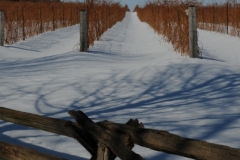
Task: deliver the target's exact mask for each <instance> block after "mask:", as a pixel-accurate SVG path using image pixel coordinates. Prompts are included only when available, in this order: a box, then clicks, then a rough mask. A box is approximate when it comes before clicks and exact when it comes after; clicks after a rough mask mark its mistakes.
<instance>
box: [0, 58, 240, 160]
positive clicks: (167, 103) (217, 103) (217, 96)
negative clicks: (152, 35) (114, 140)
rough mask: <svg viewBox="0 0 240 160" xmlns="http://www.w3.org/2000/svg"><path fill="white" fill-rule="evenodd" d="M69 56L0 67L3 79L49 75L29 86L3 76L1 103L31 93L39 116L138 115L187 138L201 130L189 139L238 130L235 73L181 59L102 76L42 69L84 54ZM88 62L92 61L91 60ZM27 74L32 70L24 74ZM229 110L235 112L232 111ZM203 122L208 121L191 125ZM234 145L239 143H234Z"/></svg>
mask: <svg viewBox="0 0 240 160" xmlns="http://www.w3.org/2000/svg"><path fill="white" fill-rule="evenodd" d="M102 54H105V53H102ZM71 56H73V57H72V58H66V57H68V56H67V55H62V56H56V57H55V56H53V57H50V58H47V59H45V58H43V59H38V60H32V61H29V63H30V65H29V63H28V64H25V63H23V62H22V63H21V62H19V64H17V65H18V67H13V66H11V65H8V66H4V69H8V72H1V73H0V75H1V77H4V78H5V77H8V76H9V75H11V76H16V78H19V79H23V78H25V76H26V75H27V76H28V78H33V77H37V78H40V77H42V76H44V75H46V76H49V77H50V78H48V79H47V80H45V81H43V82H38V83H34V82H31V81H29V83H30V84H21V83H18V82H17V81H10V82H8V81H7V80H6V81H3V80H4V78H3V79H1V80H0V84H1V85H2V86H3V85H4V86H5V87H7V88H8V91H9V93H0V99H1V100H0V104H1V103H5V102H6V100H8V101H16V102H18V99H21V98H22V97H25V96H27V95H32V96H34V97H35V98H34V102H32V104H33V107H34V109H35V111H36V113H37V114H40V115H44V116H49V117H57V118H62V119H67V120H69V119H71V118H70V116H69V115H67V111H68V110H72V109H74V110H82V111H84V112H85V113H86V114H87V115H88V116H90V117H91V118H93V119H94V120H96V121H98V120H104V119H107V120H115V121H116V120H118V121H119V122H126V121H127V120H128V119H129V118H139V119H140V120H141V118H142V119H144V121H145V122H143V123H144V124H145V125H146V126H147V127H154V128H157V129H167V130H168V131H171V132H173V133H179V134H180V135H181V136H185V137H189V136H192V135H190V134H189V133H190V132H193V130H203V131H201V134H196V135H195V136H192V137H191V138H196V139H200V140H209V139H214V137H216V136H217V135H218V134H221V133H222V132H224V131H226V130H227V131H231V130H237V131H238V132H239V131H240V126H237V125H236V123H237V122H238V121H239V120H240V117H239V116H238V115H239V114H240V110H236V107H235V106H239V103H240V102H239V100H238V97H240V74H239V73H236V72H233V71H231V70H228V69H226V70H225V71H224V70H217V71H216V74H215V75H211V73H212V72H209V73H208V71H209V70H212V68H211V66H209V67H206V66H203V65H200V64H189V65H187V66H186V65H185V64H180V63H179V64H174V65H168V66H167V69H161V68H158V67H148V66H145V67H140V68H135V69H129V71H126V70H124V69H119V68H115V69H114V67H113V68H112V69H108V72H107V73H105V72H99V73H101V74H105V75H96V74H95V73H91V74H90V73H87V74H86V73H85V72H84V69H79V74H81V73H82V74H83V75H82V76H80V77H78V75H74V74H72V76H74V77H73V78H71V79H70V78H69V79H66V80H64V79H63V80H62V79H61V78H59V75H57V74H56V75H54V74H52V73H51V71H54V70H55V68H54V69H50V67H46V65H49V64H51V63H54V61H55V60H57V59H58V58H59V62H61V63H62V65H63V66H64V65H66V66H67V65H69V64H70V63H69V62H73V65H72V67H75V65H76V64H75V62H77V61H80V62H81V58H82V57H84V56H82V55H81V56H79V55H75V54H74V55H71ZM86 56H87V57H88V56H89V55H86ZM85 58H86V57H85ZM88 58H89V57H88ZM89 61H92V60H91V59H89ZM80 62H79V63H80ZM109 64H110V63H109ZM0 67H2V66H0ZM45 67H46V68H45ZM70 67H71V66H70ZM78 67H79V66H78ZM62 68H64V67H62ZM49 69H50V71H49ZM0 71H1V68H0ZM19 71H24V72H19ZM36 71H41V73H39V72H36ZM30 72H31V74H28V73H30ZM10 73H11V74H10ZM65 76H66V77H67V76H69V75H65ZM98 76H99V77H98ZM62 77H64V76H62ZM202 77H204V78H202ZM80 78H81V79H80ZM31 85H32V86H31ZM57 96H63V97H61V98H63V100H61V98H59V99H58V100H57V101H53V100H52V99H54V98H57ZM16 97H17V98H16ZM223 110H224V111H223ZM233 110H235V112H234V113H233ZM203 111H204V113H202V112H203ZM26 112H27V111H26ZM188 112H189V113H191V115H190V114H189V113H188ZM224 112H226V113H224ZM193 114H196V115H193ZM156 115H157V116H156ZM166 115H173V117H171V118H170V117H166ZM152 116H155V117H152ZM161 116H162V117H166V119H165V118H161ZM181 116H182V117H181ZM193 117H194V118H193ZM205 120H207V121H208V122H207V123H202V124H196V125H195V124H194V123H195V122H196V123H198V122H199V123H200V122H203V121H205ZM0 125H3V127H1V132H2V133H4V132H6V131H12V132H14V131H15V130H19V129H21V130H24V127H21V128H19V127H18V126H17V125H7V126H5V123H4V122H1V121H0ZM0 138H1V139H5V141H9V142H12V143H15V144H20V145H23V146H27V147H30V148H35V149H37V150H40V151H43V152H45V153H51V154H53V155H58V156H61V157H67V158H68V159H73V160H74V159H77V158H78V157H75V156H71V155H69V154H66V153H58V152H56V151H50V150H48V149H44V148H42V147H39V146H37V145H34V144H26V143H24V142H22V141H20V140H18V139H13V138H11V137H10V136H7V135H3V134H0ZM36 138H37V137H36ZM231 141H239V139H237V138H236V137H233V138H232V140H231ZM182 145H183V146H184V145H185V144H182ZM228 145H230V144H229V143H228ZM186 147H187V146H186ZM234 147H240V146H239V144H238V145H235V144H234ZM183 148H184V147H183ZM169 156H170V155H167V154H160V155H158V156H156V157H155V158H154V157H152V158H150V159H151V160H155V159H169Z"/></svg>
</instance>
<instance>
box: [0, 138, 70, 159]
mask: <svg viewBox="0 0 240 160" xmlns="http://www.w3.org/2000/svg"><path fill="white" fill-rule="evenodd" d="M1 158H2V159H3V160H10V159H17V160H28V159H29V160H30V159H31V160H66V159H63V158H58V157H54V156H51V155H47V154H44V153H41V152H38V151H35V150H33V149H28V148H25V147H21V146H17V145H13V144H9V143H6V142H2V141H0V159H1Z"/></svg>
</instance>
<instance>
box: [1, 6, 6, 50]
mask: <svg viewBox="0 0 240 160" xmlns="http://www.w3.org/2000/svg"><path fill="white" fill-rule="evenodd" d="M4 21H5V17H4V12H3V11H0V46H4V35H5V34H4V27H5V25H4Z"/></svg>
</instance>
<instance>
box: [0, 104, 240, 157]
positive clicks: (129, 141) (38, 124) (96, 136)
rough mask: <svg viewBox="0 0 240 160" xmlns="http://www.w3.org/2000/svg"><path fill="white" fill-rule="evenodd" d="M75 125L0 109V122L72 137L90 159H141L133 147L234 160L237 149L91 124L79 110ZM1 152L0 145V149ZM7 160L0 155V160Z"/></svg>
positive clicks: (132, 126)
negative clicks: (138, 146) (135, 145)
mask: <svg viewBox="0 0 240 160" xmlns="http://www.w3.org/2000/svg"><path fill="white" fill-rule="evenodd" d="M68 113H69V114H70V115H71V116H72V117H73V118H74V119H75V120H76V122H71V121H64V120H61V119H54V118H49V117H44V116H39V115H35V114H30V113H25V112H20V111H15V110H11V109H7V108H3V107H0V119H1V120H4V121H8V122H12V123H16V124H21V125H25V126H30V127H34V128H37V129H41V130H45V131H48V132H52V133H56V134H60V135H65V136H68V137H73V138H75V139H76V140H77V141H78V142H79V143H81V145H82V146H83V147H84V148H86V150H87V151H88V152H89V153H90V154H91V155H92V157H91V159H90V160H114V159H115V158H116V157H119V158H121V159H124V160H142V159H143V158H142V157H141V156H140V155H138V154H136V153H134V152H133V151H132V150H131V149H132V148H133V146H134V144H138V145H140V146H143V147H146V148H150V149H153V150H157V151H163V152H167V153H170V154H176V155H180V156H184V157H188V158H193V159H198V160H200V159H201V160H226V159H227V160H237V159H240V150H239V149H235V148H231V147H228V146H223V145H218V144H213V143H208V142H205V141H200V140H195V139H189V138H184V137H180V136H178V135H175V134H171V133H169V132H167V131H162V130H153V129H145V128H144V127H143V124H142V123H139V121H138V120H132V119H131V120H129V121H128V122H127V123H126V124H118V123H114V122H110V121H103V122H98V123H94V122H93V121H92V120H91V119H90V118H88V117H87V115H85V114H84V113H83V112H82V111H69V112H68ZM0 151H1V146H0ZM1 158H2V159H7V158H6V157H4V155H2V154H0V159H1Z"/></svg>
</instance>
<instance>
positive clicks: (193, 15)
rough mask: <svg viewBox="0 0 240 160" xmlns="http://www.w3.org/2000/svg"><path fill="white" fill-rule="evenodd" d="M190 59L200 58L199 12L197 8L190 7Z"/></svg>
mask: <svg viewBox="0 0 240 160" xmlns="http://www.w3.org/2000/svg"><path fill="white" fill-rule="evenodd" d="M188 17H189V18H188V19H189V49H190V57H191V58H197V57H198V36H197V12H196V7H195V6H189V7H188Z"/></svg>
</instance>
